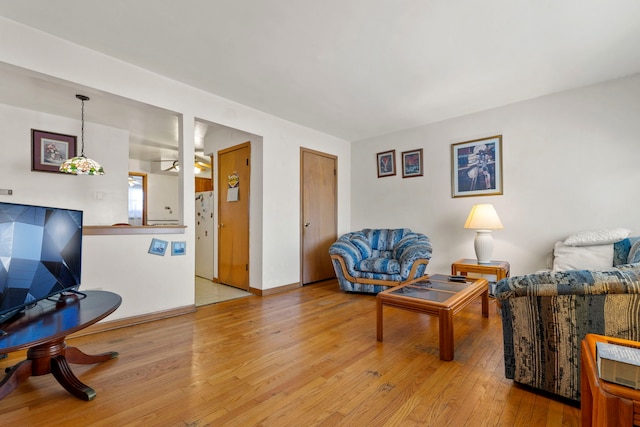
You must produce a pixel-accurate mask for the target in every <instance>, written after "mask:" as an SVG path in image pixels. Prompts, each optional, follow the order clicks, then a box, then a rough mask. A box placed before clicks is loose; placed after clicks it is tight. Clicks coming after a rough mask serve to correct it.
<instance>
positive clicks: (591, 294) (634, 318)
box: [495, 237, 640, 401]
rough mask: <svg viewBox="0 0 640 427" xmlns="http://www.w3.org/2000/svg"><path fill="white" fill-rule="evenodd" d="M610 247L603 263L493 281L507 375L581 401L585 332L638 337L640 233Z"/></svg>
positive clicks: (632, 338)
mask: <svg viewBox="0 0 640 427" xmlns="http://www.w3.org/2000/svg"><path fill="white" fill-rule="evenodd" d="M631 249H633V253H632V252H631ZM612 253H613V255H612V257H613V258H612V259H611V261H607V265H609V262H610V265H611V266H610V267H607V268H602V269H582V270H572V269H568V270H558V269H556V270H549V271H540V272H537V273H534V274H528V275H523V276H514V277H511V278H507V279H503V280H501V281H500V282H498V284H497V285H496V289H495V297H496V300H497V302H498V306H499V307H500V309H501V315H502V328H503V341H504V365H505V376H506V377H507V378H510V379H513V380H514V381H515V382H517V383H520V384H524V385H526V386H530V387H533V388H535V389H538V390H542V391H544V392H549V393H552V394H555V395H558V396H561V397H564V398H567V399H570V400H573V401H579V400H580V342H581V341H582V340H583V339H584V337H585V335H586V334H589V333H593V334H599V335H606V336H612V337H618V338H624V339H629V340H634V341H640V262H638V261H640V259H639V258H640V237H632V238H625V239H623V240H621V241H619V242H617V243H615V244H613V250H612ZM629 261H635V262H632V263H629ZM555 265H556V266H557V265H558V263H555Z"/></svg>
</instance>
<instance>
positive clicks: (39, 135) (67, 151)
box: [31, 129, 76, 172]
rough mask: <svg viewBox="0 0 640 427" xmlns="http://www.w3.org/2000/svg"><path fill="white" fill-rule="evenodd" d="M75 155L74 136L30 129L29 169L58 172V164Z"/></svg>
mask: <svg viewBox="0 0 640 427" xmlns="http://www.w3.org/2000/svg"><path fill="white" fill-rule="evenodd" d="M75 155H76V137H75V136H73V135H63V134H61V133H53V132H45V131H43V130H36V129H31V170H32V171H39V172H59V170H60V165H61V164H62V163H63V162H64V161H65V160H66V159H68V158H70V157H75Z"/></svg>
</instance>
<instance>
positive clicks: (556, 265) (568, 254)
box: [553, 242, 613, 271]
mask: <svg viewBox="0 0 640 427" xmlns="http://www.w3.org/2000/svg"><path fill="white" fill-rule="evenodd" d="M553 255H554V258H553V270H554V271H566V270H606V269H609V268H611V267H613V243H610V244H608V245H594V246H567V245H565V244H564V243H563V242H557V243H556V245H555V247H554V249H553Z"/></svg>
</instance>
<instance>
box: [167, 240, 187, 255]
mask: <svg viewBox="0 0 640 427" xmlns="http://www.w3.org/2000/svg"><path fill="white" fill-rule="evenodd" d="M186 253H187V242H171V256H176V255H185V254H186Z"/></svg>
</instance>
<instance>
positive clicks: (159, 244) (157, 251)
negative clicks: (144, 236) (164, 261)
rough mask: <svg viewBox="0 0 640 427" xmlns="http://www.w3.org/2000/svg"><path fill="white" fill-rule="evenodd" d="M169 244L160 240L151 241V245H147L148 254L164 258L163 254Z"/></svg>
mask: <svg viewBox="0 0 640 427" xmlns="http://www.w3.org/2000/svg"><path fill="white" fill-rule="evenodd" d="M168 245H169V242H167V241H166V240H160V239H155V238H154V239H151V244H150V245H149V253H150V254H153V255H160V256H164V253H165V252H166V251H167V246H168Z"/></svg>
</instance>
